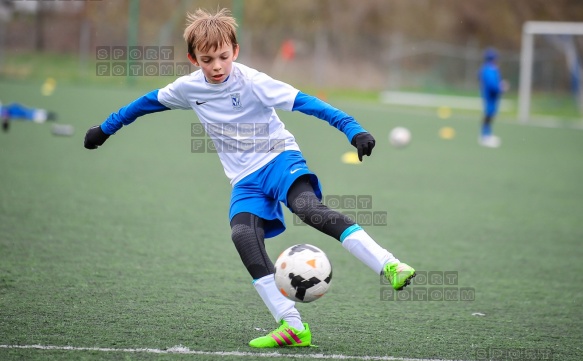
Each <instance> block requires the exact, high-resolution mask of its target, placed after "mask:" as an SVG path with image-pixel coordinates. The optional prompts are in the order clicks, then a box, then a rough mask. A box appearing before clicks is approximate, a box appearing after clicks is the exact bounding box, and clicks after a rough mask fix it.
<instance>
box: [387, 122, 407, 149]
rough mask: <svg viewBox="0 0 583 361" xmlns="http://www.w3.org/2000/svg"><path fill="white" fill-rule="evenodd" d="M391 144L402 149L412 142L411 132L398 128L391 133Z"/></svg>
mask: <svg viewBox="0 0 583 361" xmlns="http://www.w3.org/2000/svg"><path fill="white" fill-rule="evenodd" d="M389 142H390V143H391V145H392V146H393V147H395V148H402V147H405V146H407V145H408V144H409V143H410V142H411V132H410V131H409V129H407V128H403V127H396V128H393V130H391V132H390V133H389Z"/></svg>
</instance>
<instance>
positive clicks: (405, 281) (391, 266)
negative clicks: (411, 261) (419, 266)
mask: <svg viewBox="0 0 583 361" xmlns="http://www.w3.org/2000/svg"><path fill="white" fill-rule="evenodd" d="M383 274H384V275H385V277H386V278H387V279H388V280H389V282H391V285H392V286H393V288H394V289H396V290H397V291H400V290H402V289H403V288H404V287H405V286H407V285H409V284H411V280H412V279H413V277H415V276H416V274H415V270H414V269H413V267H411V266H409V265H408V264H406V263H399V262H387V264H386V265H385V268H384V269H383Z"/></svg>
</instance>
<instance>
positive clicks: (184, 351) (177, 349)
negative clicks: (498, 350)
mask: <svg viewBox="0 0 583 361" xmlns="http://www.w3.org/2000/svg"><path fill="white" fill-rule="evenodd" d="M2 348H4V349H35V350H52V351H99V352H125V353H153V354H180V355H205V356H217V357H218V356H239V357H255V358H259V357H267V358H280V357H281V358H298V359H314V360H325V359H327V360H370V361H453V360H440V359H420V358H406V357H392V356H348V355H342V354H331V355H326V354H321V353H315V354H289V353H285V354H284V353H279V352H243V351H216V352H211V351H197V350H191V349H189V348H188V347H184V346H174V347H171V348H169V349H167V350H160V349H156V348H102V347H74V346H48V345H0V349H2Z"/></svg>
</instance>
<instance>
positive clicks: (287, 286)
mask: <svg viewBox="0 0 583 361" xmlns="http://www.w3.org/2000/svg"><path fill="white" fill-rule="evenodd" d="M331 280H332V265H331V264H330V260H328V257H327V256H326V253H324V251H322V250H321V249H319V248H318V247H316V246H312V245H310V244H296V245H295V246H291V247H289V248H288V249H286V250H285V251H283V252H282V253H281V254H280V255H279V257H278V258H277V261H276V262H275V284H276V285H277V288H278V289H279V291H280V292H281V294H283V295H284V296H285V297H287V298H289V299H290V300H292V301H296V302H306V303H307V302H312V301H315V300H317V299H318V298H320V297H322V296H323V295H324V294H325V293H326V292H328V289H329V288H330V281H331Z"/></svg>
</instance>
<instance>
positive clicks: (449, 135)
mask: <svg viewBox="0 0 583 361" xmlns="http://www.w3.org/2000/svg"><path fill="white" fill-rule="evenodd" d="M439 137H440V138H441V139H445V140H450V139H453V138H454V137H455V129H453V128H451V127H443V128H441V129H440V130H439Z"/></svg>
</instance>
